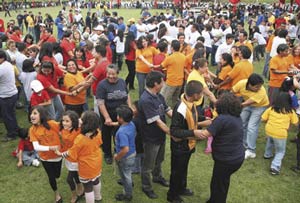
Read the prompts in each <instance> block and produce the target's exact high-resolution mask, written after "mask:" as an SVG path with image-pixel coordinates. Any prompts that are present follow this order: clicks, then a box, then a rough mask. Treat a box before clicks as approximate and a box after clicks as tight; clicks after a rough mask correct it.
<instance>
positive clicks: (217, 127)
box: [207, 116, 223, 137]
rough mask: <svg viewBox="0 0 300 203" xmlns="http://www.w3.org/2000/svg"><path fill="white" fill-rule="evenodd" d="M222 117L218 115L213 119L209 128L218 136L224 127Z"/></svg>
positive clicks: (208, 129)
mask: <svg viewBox="0 0 300 203" xmlns="http://www.w3.org/2000/svg"><path fill="white" fill-rule="evenodd" d="M222 125H223V123H222V119H221V118H220V116H218V117H217V118H216V119H214V120H213V122H212V124H211V125H210V126H209V127H208V128H207V131H208V132H210V134H212V136H213V137H215V136H217V135H218V134H219V133H220V131H221V128H222Z"/></svg>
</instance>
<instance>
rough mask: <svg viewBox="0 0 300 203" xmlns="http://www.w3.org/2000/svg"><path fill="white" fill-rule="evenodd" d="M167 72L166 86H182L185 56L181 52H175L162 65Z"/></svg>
mask: <svg viewBox="0 0 300 203" xmlns="http://www.w3.org/2000/svg"><path fill="white" fill-rule="evenodd" d="M161 66H162V67H163V69H166V70H167V80H166V84H167V85H169V86H181V85H182V84H183V78H184V66H185V56H184V54H182V53H180V52H174V53H172V54H171V55H169V56H167V57H166V58H165V60H164V61H163V62H162V63H161Z"/></svg>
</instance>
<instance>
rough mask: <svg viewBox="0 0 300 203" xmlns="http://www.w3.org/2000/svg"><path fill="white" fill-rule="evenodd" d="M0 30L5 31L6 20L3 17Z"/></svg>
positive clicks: (0, 20)
mask: <svg viewBox="0 0 300 203" xmlns="http://www.w3.org/2000/svg"><path fill="white" fill-rule="evenodd" d="M0 25H1V26H0V32H5V24H4V21H3V20H2V19H0Z"/></svg>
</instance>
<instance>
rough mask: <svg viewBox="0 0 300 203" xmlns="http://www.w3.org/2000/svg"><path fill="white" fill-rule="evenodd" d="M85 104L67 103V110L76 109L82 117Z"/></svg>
mask: <svg viewBox="0 0 300 203" xmlns="http://www.w3.org/2000/svg"><path fill="white" fill-rule="evenodd" d="M83 105H84V104H79V105H71V104H66V111H67V110H71V111H75V112H76V113H77V114H78V116H79V117H80V116H81V114H82V113H83Z"/></svg>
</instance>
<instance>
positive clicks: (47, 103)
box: [38, 99, 51, 106]
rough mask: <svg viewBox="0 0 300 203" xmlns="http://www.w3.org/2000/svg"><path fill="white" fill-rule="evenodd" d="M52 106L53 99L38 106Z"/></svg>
mask: <svg viewBox="0 0 300 203" xmlns="http://www.w3.org/2000/svg"><path fill="white" fill-rule="evenodd" d="M50 104H51V99H49V100H48V101H45V102H43V103H40V104H38V105H39V106H47V105H50Z"/></svg>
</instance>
